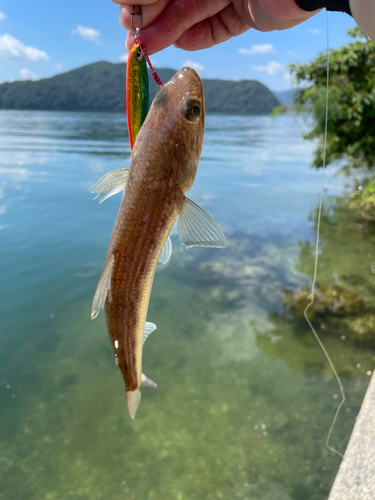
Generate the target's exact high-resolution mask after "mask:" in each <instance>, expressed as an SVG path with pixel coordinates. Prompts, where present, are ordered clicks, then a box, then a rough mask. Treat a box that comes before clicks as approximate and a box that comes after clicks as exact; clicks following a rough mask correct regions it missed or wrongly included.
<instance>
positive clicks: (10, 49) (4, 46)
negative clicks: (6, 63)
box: [0, 33, 49, 62]
mask: <svg viewBox="0 0 375 500" xmlns="http://www.w3.org/2000/svg"><path fill="white" fill-rule="evenodd" d="M0 59H3V60H12V59H13V60H14V59H26V60H28V61H33V62H37V61H49V56H48V54H47V52H45V51H44V50H39V49H36V48H35V47H26V45H24V44H23V43H22V42H20V41H19V40H17V38H14V37H13V36H12V35H9V34H7V33H5V35H0Z"/></svg>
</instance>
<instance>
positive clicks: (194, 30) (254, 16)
mask: <svg viewBox="0 0 375 500" xmlns="http://www.w3.org/2000/svg"><path fill="white" fill-rule="evenodd" d="M112 1H113V2H114V3H117V4H119V5H120V22H121V24H122V26H123V27H124V28H125V29H127V30H129V33H128V36H127V39H126V42H125V47H126V49H127V50H129V49H130V47H131V46H132V45H133V38H134V30H132V26H131V12H132V10H133V4H125V3H123V2H124V0H112ZM125 1H126V0H125ZM137 2H138V3H137V4H136V5H135V10H136V11H137V10H138V9H137V6H138V5H139V6H141V7H142V13H143V28H142V40H143V41H144V43H145V45H146V47H147V51H148V52H149V54H153V53H155V52H158V51H160V50H162V49H165V48H166V47H169V46H170V45H172V44H173V45H175V46H176V47H178V48H180V49H184V50H199V49H206V48H208V47H212V46H213V45H216V44H218V43H222V42H225V41H226V40H229V39H230V38H232V37H233V36H237V35H240V34H241V33H244V32H245V31H247V30H249V29H250V28H254V29H256V30H259V31H273V30H282V29H287V28H291V27H292V26H295V25H296V24H299V23H301V22H303V21H305V20H306V19H308V18H309V17H311V16H312V15H314V14H316V12H318V11H314V12H306V11H304V10H302V9H301V8H300V7H298V5H297V4H296V2H295V0H232V1H231V0H137ZM139 22H140V20H139V16H134V25H135V26H138V25H139Z"/></svg>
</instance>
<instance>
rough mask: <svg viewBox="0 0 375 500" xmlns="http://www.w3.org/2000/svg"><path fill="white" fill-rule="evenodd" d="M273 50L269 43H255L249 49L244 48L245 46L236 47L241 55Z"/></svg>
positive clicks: (271, 52) (267, 52) (270, 52)
mask: <svg viewBox="0 0 375 500" xmlns="http://www.w3.org/2000/svg"><path fill="white" fill-rule="evenodd" d="M274 52H276V51H275V48H274V46H273V45H272V44H271V43H256V44H254V45H252V46H251V47H250V48H249V49H246V48H245V47H241V48H240V49H238V53H239V54H242V55H243V56H252V55H254V54H273V53H274Z"/></svg>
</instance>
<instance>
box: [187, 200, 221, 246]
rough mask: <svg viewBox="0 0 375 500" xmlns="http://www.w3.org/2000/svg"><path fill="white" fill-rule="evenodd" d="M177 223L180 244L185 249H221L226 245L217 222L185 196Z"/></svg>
mask: <svg viewBox="0 0 375 500" xmlns="http://www.w3.org/2000/svg"><path fill="white" fill-rule="evenodd" d="M177 223H178V234H179V236H180V241H181V244H182V245H185V246H186V248H189V247H194V246H199V247H216V248H223V247H225V246H226V244H227V240H226V238H225V236H224V233H223V231H222V230H221V229H220V227H219V226H218V224H217V222H215V221H214V219H213V218H212V217H211V216H210V215H208V213H207V212H205V211H204V210H203V208H201V207H200V206H198V205H197V204H196V203H194V202H193V201H191V200H189V198H186V196H185V200H184V203H183V206H182V209H181V212H180V214H179V216H178V220H177Z"/></svg>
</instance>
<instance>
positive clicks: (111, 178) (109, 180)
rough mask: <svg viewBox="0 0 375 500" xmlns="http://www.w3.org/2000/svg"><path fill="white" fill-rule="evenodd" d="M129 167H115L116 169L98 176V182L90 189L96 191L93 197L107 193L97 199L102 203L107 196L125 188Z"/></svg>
mask: <svg viewBox="0 0 375 500" xmlns="http://www.w3.org/2000/svg"><path fill="white" fill-rule="evenodd" d="M129 171H130V167H122V168H117V169H116V170H111V171H110V172H107V173H106V174H104V175H103V177H100V179H99V180H98V182H97V183H96V184H95V186H94V187H93V189H92V191H91V192H92V193H98V194H97V195H96V196H95V199H96V198H98V197H99V196H101V195H102V194H105V193H107V194H106V195H105V196H103V198H102V199H101V200H100V201H99V203H102V202H103V201H104V200H106V199H107V198H110V197H111V196H113V195H114V194H117V193H119V192H120V191H122V190H123V189H125V186H126V181H127V180H128V175H129Z"/></svg>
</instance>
